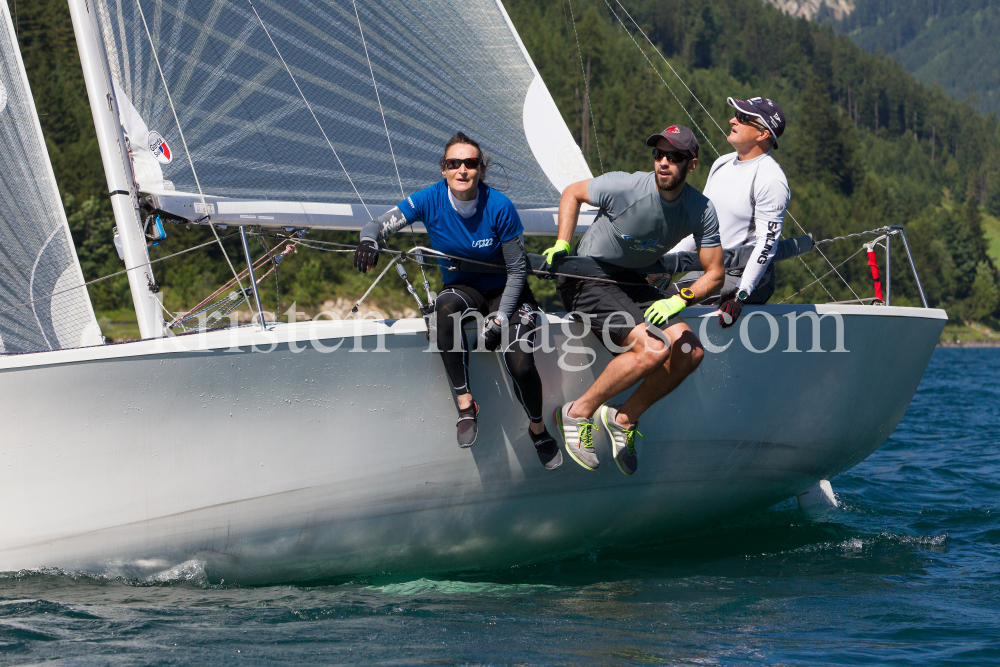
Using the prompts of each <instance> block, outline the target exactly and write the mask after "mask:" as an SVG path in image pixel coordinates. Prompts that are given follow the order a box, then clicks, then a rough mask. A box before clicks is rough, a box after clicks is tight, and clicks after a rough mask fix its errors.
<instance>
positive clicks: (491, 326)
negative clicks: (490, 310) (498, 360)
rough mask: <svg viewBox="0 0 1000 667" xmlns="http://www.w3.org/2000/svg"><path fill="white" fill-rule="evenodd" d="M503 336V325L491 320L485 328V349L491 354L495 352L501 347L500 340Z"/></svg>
mask: <svg viewBox="0 0 1000 667" xmlns="http://www.w3.org/2000/svg"><path fill="white" fill-rule="evenodd" d="M502 336H503V325H502V324H500V323H499V322H497V321H496V319H490V321H489V322H487V323H486V326H485V327H483V347H485V348H486V349H487V350H489V351H490V352H493V351H494V350H496V349H497V348H498V347H500V339H501V338H502Z"/></svg>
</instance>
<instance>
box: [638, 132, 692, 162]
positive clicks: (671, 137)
mask: <svg viewBox="0 0 1000 667" xmlns="http://www.w3.org/2000/svg"><path fill="white" fill-rule="evenodd" d="M660 139H666V140H667V141H669V142H670V145H671V146H673V147H674V148H676V149H677V150H679V151H680V152H682V153H687V154H688V155H690V156H691V157H698V140H697V139H695V137H694V132H692V131H691V130H689V129H687V128H686V127H684V126H683V125H671V126H670V127H668V128H667V129H665V130H664V131H663V132H658V133H657V134H651V135H649V139H646V145H647V146H656V142H657V141H659V140H660Z"/></svg>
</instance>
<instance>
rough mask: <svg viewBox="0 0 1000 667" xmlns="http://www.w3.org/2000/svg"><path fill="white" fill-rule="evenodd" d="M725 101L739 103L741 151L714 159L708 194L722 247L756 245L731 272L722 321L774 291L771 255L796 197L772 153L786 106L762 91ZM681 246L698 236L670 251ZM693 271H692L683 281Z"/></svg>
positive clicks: (733, 124)
mask: <svg viewBox="0 0 1000 667" xmlns="http://www.w3.org/2000/svg"><path fill="white" fill-rule="evenodd" d="M726 101H727V102H728V103H729V105H730V106H732V107H733V108H734V109H736V113H735V115H734V116H733V118H732V119H731V120H730V121H729V126H730V132H729V137H728V139H729V143H730V144H732V146H733V148H735V149H736V152H735V153H730V154H728V155H723V156H722V157H720V158H719V159H718V160H716V161H715V163H714V164H713V165H712V169H711V171H709V175H708V182H707V183H706V184H705V192H704V194H705V196H706V197H708V198H709V199H710V200H711V202H712V204H713V205H714V206H715V211H716V213H717V215H718V218H719V234H720V236H721V238H722V247H723V248H726V249H730V248H738V247H740V246H745V245H753V246H754V249H753V253H752V254H751V255H750V259H749V260H748V261H747V264H746V266H745V267H744V268H743V269H742V270H740V269H736V270H732V271H729V272H727V275H726V283H725V285H724V286H723V288H722V291H721V298H720V305H719V310H720V317H719V324H721V325H722V326H723V327H728V326H732V325H733V323H734V322H736V318H738V317H739V315H740V312H741V311H742V310H743V304H744V303H766V302H767V300H768V299H769V298H771V295H772V294H773V293H774V265H773V263H772V261H773V259H774V253H775V250H776V249H777V244H778V240H779V239H780V238H781V228H782V225H783V224H784V220H785V210H786V209H787V208H788V201H789V199H790V198H791V192H790V190H789V188H788V180H787V179H786V178H785V173H784V172H783V171H782V170H781V166H780V165H779V164H778V163H777V162H776V161H775V160H774V158H773V157H771V150H773V149H776V148H777V147H778V141H777V139H778V137H780V136H781V134H782V133H783V132H784V131H785V115H784V113H783V112H782V110H781V107H780V106H778V104H777V103H776V102H774V101H773V100H769V99H766V98H763V97H754V98H751V99H749V100H735V99H733V98H732V97H730V98H728V99H727V100H726ZM681 250H694V239H693V238H691V237H688V238H686V239H684V240H683V241H681V242H680V243H678V244H677V245H676V246H675V247H674V248H673V249H672V250H671V252H677V251H681ZM699 275H700V274H699ZM693 277H694V275H693V274H688V276H686V277H685V279H684V280H683V281H682V282H681V283H678V287H682V286H684V285H685V284H686V283H687V281H688V280H690V278H693Z"/></svg>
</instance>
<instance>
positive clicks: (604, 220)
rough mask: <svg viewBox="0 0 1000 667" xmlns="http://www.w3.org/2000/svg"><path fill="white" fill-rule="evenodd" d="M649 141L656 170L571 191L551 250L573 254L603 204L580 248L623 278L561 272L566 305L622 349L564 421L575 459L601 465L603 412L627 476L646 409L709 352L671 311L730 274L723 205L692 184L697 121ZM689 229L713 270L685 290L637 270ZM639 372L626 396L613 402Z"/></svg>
mask: <svg viewBox="0 0 1000 667" xmlns="http://www.w3.org/2000/svg"><path fill="white" fill-rule="evenodd" d="M646 145H647V146H651V147H653V166H654V170H653V171H652V172H636V173H634V174H626V173H624V172H612V173H608V174H604V175H603V176H598V177H597V178H594V179H590V180H588V181H580V182H579V183H574V184H573V185H570V186H569V187H567V188H566V189H565V190H564V191H563V194H562V199H561V200H560V202H559V238H558V240H557V241H556V243H555V245H554V246H553V247H551V248H549V249H548V250H546V251H545V253H544V255H545V257H546V259H547V261H548V262H549V263H550V264H551V262H552V260H553V258H554V257H555V256H558V255H563V254H567V253H568V252H569V241H570V239H572V238H573V232H574V231H575V229H576V224H577V220H578V219H579V215H580V205H581V204H584V203H585V204H591V205H593V206H597V207H598V208H599V213H598V216H597V219H596V220H595V221H594V223H593V224H592V225H591V226H590V229H588V230H587V233H586V234H584V236H583V239H581V241H580V243H579V244H578V245H577V249H576V254H577V255H580V256H584V257H593V258H594V259H597V260H599V261H600V262H602V263H603V264H604V268H605V270H606V271H607V272H608V273H609V274H610V275H611V276H612V278H613V279H614V281H615V282H613V283H608V282H601V281H595V280H587V279H577V278H560V280H559V283H558V290H559V295H560V297H562V300H563V303H564V304H565V306H566V308H567V310H570V311H576V312H580V313H583V314H584V315H586V316H587V320H588V321H589V324H590V327H591V329H592V330H593V331H594V333H596V334H597V335H598V336H599V337H600V338H601V340H602V342H603V343H604V345H605V346H606V347H607V348H608V349H609V350H610V351H611V352H612V354H615V355H616V356H615V358H614V359H613V360H612V361H611V363H610V364H608V367H607V368H606V369H605V370H604V372H603V373H601V375H600V377H598V378H597V380H595V381H594V384H593V385H591V387H590V389H588V390H587V391H586V393H584V395H583V396H581V397H580V398H578V399H577V400H576V401H573V402H571V403H567V404H566V405H563V406H562V407H561V408H560V409H559V410H558V411H557V413H556V421H557V422H558V424H559V429H560V431H561V432H562V435H563V441H564V442H565V444H566V451H567V452H568V453H569V454H570V456H571V457H572V458H573V460H575V461H576V462H577V463H579V464H580V465H581V466H583V467H584V468H587V469H588V470H596V469H597V467H598V466H599V465H600V462H599V461H598V459H597V455H596V454H595V453H594V440H593V428H594V418H595V415H596V413H600V419H601V421H602V422H603V423H604V426H605V428H607V429H608V436H609V437H610V439H611V443H612V449H613V451H614V455H615V462H616V463H617V464H618V468H619V469H620V470H621V471H622V472H623V473H625V474H626V475H631V474H632V473H634V472H635V471H636V468H637V467H638V458H637V457H636V453H635V436H636V435H637V434H638V430H637V429H638V425H639V417H640V416H641V415H642V413H643V412H645V411H646V410H647V409H648V408H649V407H650V406H652V405H653V404H654V403H656V402H657V401H658V400H660V399H661V398H663V397H664V396H666V395H667V394H669V393H670V392H671V391H673V390H674V389H675V388H676V387H677V386H678V385H679V384H680V383H681V382H682V381H683V380H684V378H686V377H687V376H688V375H690V374H691V373H692V372H694V370H695V369H696V368H697V367H698V365H699V364H700V363H701V360H702V357H704V355H705V351H704V349H703V348H702V346H701V343H700V342H699V341H698V338H697V337H696V336H695V335H694V332H693V331H691V328H690V327H688V325H687V324H685V323H684V322H682V321H680V320H676V319H675V320H673V322H671V321H670V319H671V318H673V317H675V316H677V315H679V314H680V312H681V311H682V310H684V308H685V307H686V306H687V305H688V304H690V303H694V302H697V301H700V300H701V299H704V298H706V297H707V296H708V295H710V294H714V293H715V292H717V291H718V290H719V288H721V287H722V282H723V279H724V276H725V270H724V265H723V253H722V245H721V243H720V241H719V222H718V219H717V218H716V215H715V208H714V207H713V206H712V203H711V202H710V201H709V200H708V199H707V198H706V197H705V196H704V195H702V194H701V193H700V192H698V191H697V190H695V189H694V188H693V187H690V186H688V185H687V184H686V183H685V180H686V179H687V175H688V174H689V173H690V172H691V171H693V170H694V169H695V168H696V167H697V165H698V140H697V139H695V136H694V134H693V133H692V132H691V130H689V129H688V128H686V127H684V126H682V125H672V126H670V127H668V128H667V129H665V130H664V131H663V132H660V133H659V134H654V135H652V136H651V137H649V138H648V139H647V140H646ZM688 235H692V236H693V237H694V240H695V245H696V246H697V248H698V258H699V260H700V261H701V265H702V267H704V270H705V273H704V275H702V277H701V278H699V279H698V280H697V281H696V282H695V283H693V284H692V285H691V286H690V288H686V289H684V290H682V291H681V293H680V294H678V295H674V296H671V297H668V298H663V295H662V294H661V293H660V292H659V290H657V289H655V288H653V287H652V286H650V285H649V284H648V283H647V282H646V280H645V278H644V276H642V275H641V274H639V273H636V272H635V271H634V270H632V269H640V268H643V267H646V266H649V265H650V264H653V263H654V262H655V261H656V260H657V259H659V258H660V256H661V255H663V254H664V253H666V252H667V251H668V250H669V249H670V248H672V247H674V245H676V244H677V243H678V242H679V241H680V240H681V239H683V238H684V237H686V236H688ZM644 320H647V321H648V322H649V325H648V326H647V324H645V323H644ZM661 327H663V328H662V329H661ZM640 380H641V381H642V384H641V385H639V387H638V388H637V389H636V390H635V392H634V393H633V394H632V396H630V397H629V399H628V400H627V401H625V403H623V404H622V405H605V402H606V401H608V400H609V399H611V397H612V396H615V395H616V394H619V393H621V392H623V391H625V390H626V389H628V388H629V387H632V386H633V385H635V384H636V383H637V382H639V381H640Z"/></svg>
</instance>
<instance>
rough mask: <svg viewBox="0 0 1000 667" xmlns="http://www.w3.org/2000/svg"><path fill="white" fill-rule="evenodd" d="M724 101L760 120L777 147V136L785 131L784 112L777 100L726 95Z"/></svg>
mask: <svg viewBox="0 0 1000 667" xmlns="http://www.w3.org/2000/svg"><path fill="white" fill-rule="evenodd" d="M726 102H728V103H729V106H731V107H733V108H734V109H736V110H737V111H742V112H743V113H745V114H747V115H748V116H754V117H756V118H757V119H758V120H760V122H761V123H763V125H764V127H765V128H767V129H768V130H770V131H771V138H772V139H774V147H775V148H777V147H778V137H780V136H781V135H782V134H783V133H784V132H785V112H784V111H782V110H781V107H780V106H778V103H777V102H775V101H774V100H769V99H767V98H766V97H751V98H750V99H749V100H736V99H733V98H732V97H727V98H726Z"/></svg>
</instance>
